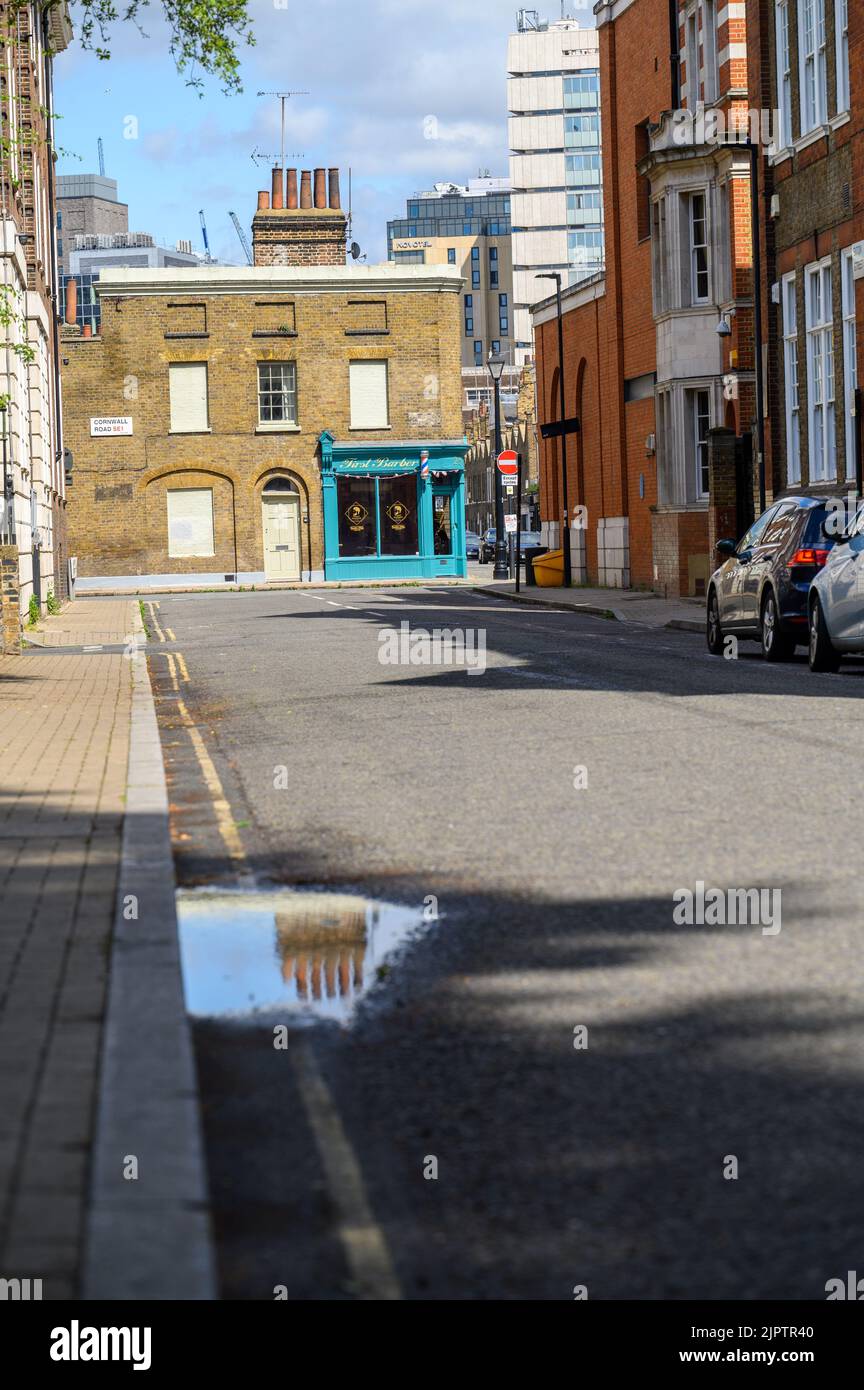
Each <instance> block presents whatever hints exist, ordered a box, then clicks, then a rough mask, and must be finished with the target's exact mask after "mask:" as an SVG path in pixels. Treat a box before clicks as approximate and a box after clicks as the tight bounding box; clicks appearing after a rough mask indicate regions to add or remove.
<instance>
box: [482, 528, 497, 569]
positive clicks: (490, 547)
mask: <svg viewBox="0 0 864 1390" xmlns="http://www.w3.org/2000/svg"><path fill="white" fill-rule="evenodd" d="M497 534H498V533H497V531H496V530H495V528H494V526H493V527H491V528H490V529H489V530H488V531H487V532H486V533H485V535H484V536H483V539H482V541H481V542H480V563H481V565H488V564H489V562H490V561H491V560H494V559H495V538H496V536H497Z"/></svg>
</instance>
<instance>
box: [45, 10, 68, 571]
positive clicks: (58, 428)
mask: <svg viewBox="0 0 864 1390" xmlns="http://www.w3.org/2000/svg"><path fill="white" fill-rule="evenodd" d="M42 37H43V42H42V53H43V63H44V67H45V94H46V97H47V101H46V110H47V112H48V115H47V118H46V121H47V127H48V139H47V146H48V207H49V210H50V213H51V216H50V217H49V219H48V221H49V223H50V226H51V231H50V242H51V309H52V313H51V330H52V331H51V345H52V353H53V357H54V420H55V426H54V441H55V450H54V491H55V492H56V493H58V494H61V493H62V494H63V495H64V496H65V487H64V486H61V484H62V483H63V481H64V480H63V479H61V477H60V468H61V466H62V463H63V401H62V395H61V391H60V325H59V310H58V305H57V288H58V284H59V280H60V270H59V266H58V262H57V195H56V189H57V182H56V177H57V176H56V173H55V168H54V64H53V62H52V61H51V59H50V57H49V56H48V49H49V43H48V20H47V18H45V19H44V20H43V36H42ZM54 553H55V556H56V553H57V537H56V536H55V537H54ZM61 578H62V577H61Z"/></svg>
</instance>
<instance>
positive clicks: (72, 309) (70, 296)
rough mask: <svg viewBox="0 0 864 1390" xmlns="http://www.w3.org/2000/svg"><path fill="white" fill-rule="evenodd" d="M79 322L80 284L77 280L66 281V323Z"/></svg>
mask: <svg viewBox="0 0 864 1390" xmlns="http://www.w3.org/2000/svg"><path fill="white" fill-rule="evenodd" d="M77 320H78V282H77V280H67V281H66V322H67V323H76V322H77Z"/></svg>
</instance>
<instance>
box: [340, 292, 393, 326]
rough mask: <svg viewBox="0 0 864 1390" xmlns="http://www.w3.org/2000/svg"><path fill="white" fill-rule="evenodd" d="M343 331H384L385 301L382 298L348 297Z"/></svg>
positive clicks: (385, 320)
mask: <svg viewBox="0 0 864 1390" xmlns="http://www.w3.org/2000/svg"><path fill="white" fill-rule="evenodd" d="M345 332H346V333H386V332H387V304H386V302H385V301H384V300H383V299H381V300H377V299H350V300H349V301H348V307H347V309H346V311H345Z"/></svg>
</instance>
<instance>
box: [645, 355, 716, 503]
mask: <svg viewBox="0 0 864 1390" xmlns="http://www.w3.org/2000/svg"><path fill="white" fill-rule="evenodd" d="M701 392H706V393H707V395H708V407H709V417H710V424H709V428H713V427H714V426H715V425H716V424H717V422H718V421H719V420H721V419H722V408H723V380H722V378H721V377H714V376H704V377H694V378H693V379H692V380H686V381H681V380H678V381H674V382H670V383H669V384H668V385H666V386H663V387H662V388H658V390H657V392H656V396H655V420H656V428H657V499H658V505H659V506H660V507H661V508H663V507H665V508H670V509H673V508H674V509H676V510H681V509H683V508H691V509H693V510H696V511H698V510H701V509H704V508H705V507H706V506H707V505H708V496H707V494H706V493H704V492H702V487H701V480H700V478H699V467H698V463H699V460H698V453H697V435H696V416H695V407H696V403H697V397H698V396H699V394H700V393H701Z"/></svg>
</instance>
